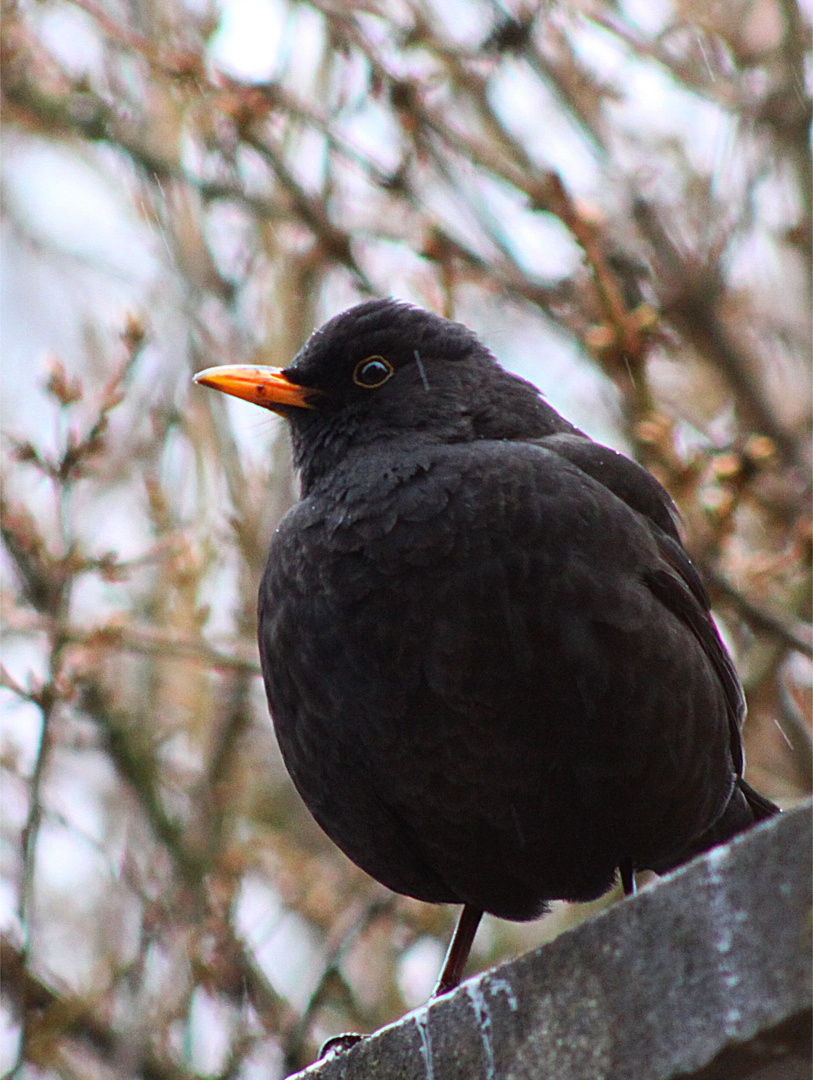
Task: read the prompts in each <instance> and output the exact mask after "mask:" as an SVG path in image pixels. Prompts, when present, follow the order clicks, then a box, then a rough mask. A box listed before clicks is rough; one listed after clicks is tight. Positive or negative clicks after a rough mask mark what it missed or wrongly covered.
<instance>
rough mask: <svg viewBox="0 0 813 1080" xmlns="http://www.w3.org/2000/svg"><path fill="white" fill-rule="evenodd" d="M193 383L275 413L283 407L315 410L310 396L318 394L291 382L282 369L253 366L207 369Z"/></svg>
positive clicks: (227, 365)
mask: <svg viewBox="0 0 813 1080" xmlns="http://www.w3.org/2000/svg"><path fill="white" fill-rule="evenodd" d="M193 381H194V382H196V383H198V384H199V385H200V386H211V387H212V389H213V390H222V392H223V393H224V394H231V395H232V396H233V397H239V398H242V399H243V400H244V401H253V402H254V404H255V405H262V406H263V408H266V409H271V410H272V411H273V412H282V411H283V408H281V407H286V406H291V405H294V406H296V407H298V408H301V409H312V408H313V406H312V405H311V404H310V402H309V401H308V397H310V396H312V395H313V394H314V393H317V391H314V390H312V389H311V388H310V387H306V386H297V384H296V383H293V382H291V380H290V379H289V378H288V377H287V375H285V374H284V373H283V371H282V369H281V368H271V367H253V366H252V365H251V364H225V365H224V366H223V367H210V368H206V370H205V371H199V372H198V373H197V375H195V377H194V380H193Z"/></svg>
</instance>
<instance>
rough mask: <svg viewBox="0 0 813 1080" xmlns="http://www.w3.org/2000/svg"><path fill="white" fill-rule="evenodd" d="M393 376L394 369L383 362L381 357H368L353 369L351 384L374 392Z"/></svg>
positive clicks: (387, 361) (389, 364)
mask: <svg viewBox="0 0 813 1080" xmlns="http://www.w3.org/2000/svg"><path fill="white" fill-rule="evenodd" d="M394 374H395V368H394V367H393V366H392V364H391V363H390V362H389V360H385V359H384V357H383V356H368V357H367V359H366V360H362V361H360V362H359V363H358V364H356V366H355V368H353V382H354V383H355V384H356V386H363V387H364V389H365V390H375V388H376V387H377V386H383V385H384V383H385V382H386V381H387V379H389V378H390V376H391V375H394Z"/></svg>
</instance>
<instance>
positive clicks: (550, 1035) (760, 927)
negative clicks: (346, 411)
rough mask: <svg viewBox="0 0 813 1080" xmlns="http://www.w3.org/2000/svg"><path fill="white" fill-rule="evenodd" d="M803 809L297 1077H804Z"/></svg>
mask: <svg viewBox="0 0 813 1080" xmlns="http://www.w3.org/2000/svg"><path fill="white" fill-rule="evenodd" d="M810 811H811V806H810V803H807V804H806V805H805V806H802V807H799V808H798V809H796V810H793V811H790V812H789V813H786V814H783V815H782V816H781V817H779V818H774V819H773V820H771V821H768V822H765V823H763V824H762V825H760V826H757V828H755V829H753V830H751V831H750V832H749V833H747V834H746V835H744V836H741V837H738V838H737V839H736V840H734V841H733V842H732V843H730V844H728V845H725V846H724V847H719V848H716V849H714V850H713V851H711V852H709V853H707V854H706V855H704V856H701V857H700V858H698V859H695V860H694V861H693V862H692V863H690V864H688V865H687V866H685V867H682V868H681V869H680V870H677V871H675V872H674V873H672V874H670V875H668V876H667V877H664V878H663V879H661V880H660V881H658V882H656V883H655V884H652V885H649V886H646V887H645V888H644V889H642V890H641V891H640V892H639V893H638V894H637V896H634V897H631V898H629V899H628V900H625V901H623V902H621V903H619V904H616V905H614V906H613V907H612V908H610V909H609V910H608V911H606V912H603V913H602V914H601V915H599V916H597V917H596V918H595V919H592V920H591V921H590V922H589V923H585V924H583V925H582V926H580V927H578V928H577V929H575V930H572V931H570V932H568V933H565V934H562V936H561V937H559V938H557V939H556V940H555V941H554V942H552V943H551V944H550V945H546V946H544V947H542V948H540V949H536V950H534V951H533V952H530V953H527V954H526V955H525V956H522V957H520V958H519V959H518V960H515V961H512V962H510V963H508V964H504V965H503V966H501V967H499V968H496V969H494V970H492V971H490V972H486V973H485V974H483V975H480V976H477V977H476V978H474V979H469V980H468V981H467V982H465V983H464V984H463V985H462V986H460V987H458V988H457V990H455V991H454V992H453V993H451V994H447V995H446V996H445V997H443V998H441V999H440V1000H439V1001H436V1002H435V1003H434V1004H433V1005H432V1006H431V1007H424V1008H423V1009H419V1010H417V1011H416V1012H414V1013H410V1014H409V1015H407V1016H406V1017H404V1018H403V1019H402V1020H400V1021H399V1022H398V1023H396V1024H393V1025H391V1026H390V1027H387V1028H384V1029H382V1031H380V1032H378V1033H377V1034H376V1035H374V1036H373V1037H372V1038H370V1039H368V1040H365V1041H364V1042H362V1043H360V1044H358V1045H357V1046H354V1047H353V1048H352V1049H350V1050H346V1051H344V1052H342V1053H340V1054H337V1055H336V1056H334V1057H332V1058H330V1059H328V1060H326V1061H323V1062H319V1063H317V1064H316V1065H313V1066H311V1067H310V1068H309V1069H306V1070H305V1071H304V1072H302V1073H299V1074H298V1076H300V1077H303V1078H304V1077H308V1080H373V1078H375V1080H540V1078H541V1077H545V1078H548V1077H550V1078H554V1077H555V1080H667V1078H670V1077H676V1076H690V1077H695V1078H696V1080H701V1078H702V1080H731V1078H734V1077H736V1078H737V1080H746V1078H747V1080H796V1078H797V1077H798V1080H808V1078H809V1077H810V1075H811V1068H810V1061H811V1021H810V1007H811V930H812V929H813V924H812V923H811V914H812V912H811V847H812V846H813V839H812V838H811V812H810Z"/></svg>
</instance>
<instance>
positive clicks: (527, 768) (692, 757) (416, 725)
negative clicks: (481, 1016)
mask: <svg viewBox="0 0 813 1080" xmlns="http://www.w3.org/2000/svg"><path fill="white" fill-rule="evenodd" d="M196 381H197V382H199V383H202V384H203V385H204V386H211V387H214V388H215V389H218V390H223V391H225V392H226V393H229V394H234V395H236V396H238V397H242V398H246V399H248V400H249V401H254V402H256V403H257V404H258V405H263V406H265V407H266V408H269V409H271V410H273V411H274V412H277V413H281V414H282V415H283V416H284V417H285V418H286V419H287V420H288V421H289V423H290V426H291V432H292V436H293V453H294V462H295V465H296V468H297V470H298V472H299V476H300V479H301V487H302V494H301V499H300V501H299V502H298V503H297V504H296V505H295V506H294V507H293V508H292V509H291V510H290V511H289V513H288V514H287V515H286V517H285V518H284V520H283V521H282V523H281V524H280V526H279V528H278V529H277V531H276V534H275V536H274V539H273V541H272V544H271V551H270V554H269V558H268V566H267V568H266V571H265V576H264V578H263V581H262V585H261V587H260V597H259V648H260V657H261V659H262V667H263V674H264V677H265V686H266V691H267V694H268V702H269V706H270V709H271V715H272V717H273V720H274V725H275V728H276V732H277V737H278V739H279V744H280V747H281V750H282V754H283V757H284V759H285V763H286V765H287V768H288V770H289V772H290V774H291V777H292V778H293V781H294V784H295V785H296V787H297V790H298V791H299V793H300V795H301V796H302V798H303V799H304V801H305V803H306V804H307V806H308V807H309V809H310V811H311V813H312V814H313V816H314V817H315V818H316V820H317V821H318V823H319V824H320V825H321V826H322V828H323V829H324V830H325V832H326V833H327V834H328V836H330V837H331V839H332V840H333V841H334V842H335V843H336V844H338V846H339V847H340V848H341V849H342V851H344V852H345V853H346V854H347V855H348V856H349V857H350V859H352V860H353V862H354V863H356V864H357V865H358V866H360V867H361V868H362V869H363V870H366V871H367V873H368V874H370V875H372V877H374V878H376V879H377V880H378V881H380V882H383V884H385V885H387V886H389V888H390V889H393V890H395V892H399V893H405V894H406V895H408V896H413V897H417V898H418V899H419V900H426V901H429V902H432V903H457V904H463V905H464V909H463V914H462V916H461V921H460V923H459V925H458V929H457V931H456V933H455V938H454V939H453V942H452V946H451V947H450V953H449V956H448V957H447V961H446V964H445V966H444V971H443V972H442V974H441V978H440V980H439V983H438V986H437V987H436V990H435V993H441V992H444V991H445V990H447V989H449V988H450V987H451V986H454V985H455V984H456V983H457V982H458V981H459V979H460V977H461V974H462V969H463V966H464V964H465V961H466V958H467V955H468V951H469V947H470V945H471V941H472V939H473V937H474V933H475V931H476V928H477V924H478V922H479V919H480V916H481V914H482V912H490V913H492V914H493V915H497V916H499V917H501V918H504V919H518V920H522V919H532V918H534V917H536V916H538V915H540V914H542V913H543V912H544V911H545V908H546V904H547V902H548V901H550V900H553V899H563V900H591V899H594V898H595V897H598V896H600V895H601V894H602V893H604V892H606V890H607V889H609V888H610V886H611V885H612V884H613V881H614V879H615V877H616V874H617V873H618V872H620V873H621V877H622V881H623V883H624V887H625V890H626V891H628V892H629V891H632V889H633V887H634V872H635V871H636V870H643V869H651V870H655V871H657V872H659V873H662V872H664V871H666V870H669V869H671V868H673V867H675V866H677V865H679V864H680V863H682V862H684V861H685V860H686V859H688V858H690V857H691V856H693V855H695V854H697V853H699V852H701V851H704V850H706V849H707V848H709V847H711V846H713V845H714V844H716V843H720V842H722V841H725V840H727V839H729V838H730V837H731V836H733V835H734V834H736V833H738V832H740V831H741V830H742V829H745V828H747V827H748V826H749V825H751V824H752V823H754V822H755V821H759V820H760V819H762V818H764V817H767V816H769V815H770V814H772V813H774V812H776V809H777V808H776V807H775V806H774V805H773V804H772V803H770V802H769V801H768V800H767V799H764V798H763V797H762V796H760V795H759V794H757V793H756V792H755V791H753V789H752V788H750V787H749V786H748V784H746V782H745V781H744V780H743V776H742V773H743V754H742V744H741V740H740V726H741V724H742V720H743V716H744V708H745V706H744V699H743V694H742V690H741V687H740V683H739V681H738V678H737V675H736V672H735V670H734V667H733V665H732V662H731V659H730V658H729V656H728V654H727V652H726V650H725V647H724V646H723V644H722V642H721V640H720V637H719V635H718V633H717V630H716V628H715V625H714V622H713V621H712V618H711V615H710V613H709V601H708V597H707V595H706V592H705V589H704V587H703V584H702V582H701V580H700V578H699V577H698V575H697V573H696V571H695V569H694V567H693V566H692V564H691V562H690V561H689V558H688V556H687V555H686V552H685V551H684V549H683V547H682V545H681V542H680V538H679V536H678V532H677V528H676V525H675V519H676V510H675V507H674V505H673V503H672V501H671V499H670V498H669V496H668V495H667V493H666V492H665V491H664V489H663V488H662V487H661V486H660V484H659V483H658V482H657V481H656V480H655V479H654V477H652V476H651V475H650V474H649V473H647V472H646V471H645V470H644V469H642V468H641V467H640V466H638V465H636V464H635V463H634V462H632V461H630V460H629V459H628V458H626V457H624V456H623V455H621V454H618V453H615V452H614V451H612V450H609V449H607V447H605V446H600V445H598V444H597V443H594V442H592V441H591V440H590V439H589V438H588V437H587V436H586V435H584V434H583V433H582V432H581V431H579V430H578V429H577V428H575V427H574V426H573V425H572V424H570V423H568V422H567V420H564V419H563V418H562V417H561V416H559V414H558V413H557V412H555V410H554V409H552V408H551V407H550V406H549V405H548V404H546V402H545V401H544V400H543V399H542V398H541V396H540V394H539V391H538V390H537V389H536V388H535V387H534V386H532V385H531V384H530V383H528V382H525V381H524V380H523V379H520V378H518V377H517V376H515V375H511V374H509V373H508V372H506V371H505V370H503V369H502V368H501V367H500V366H499V364H498V363H497V361H496V360H495V358H494V357H493V356H492V355H491V353H490V352H489V351H488V350H487V349H486V348H485V347H484V346H483V345H482V344H481V342H480V341H479V340H478V339H477V337H476V336H475V334H474V333H473V332H472V331H471V330H469V329H467V328H466V327H465V326H462V325H461V324H459V323H455V322H450V321H448V320H446V319H443V318H440V317H439V316H437V315H433V314H431V313H429V312H427V311H423V310H421V309H419V308H417V307H413V306H411V305H409V304H406V303H403V302H400V301H397V300H391V299H390V300H374V301H370V302H368V303H363V304H360V305H358V306H357V307H354V308H351V309H350V310H349V311H346V312H344V313H343V314H341V315H338V316H337V317H336V318H334V319H331V320H330V321H329V322H328V323H326V324H325V326H323V327H322V329H321V330H318V331H317V332H316V333H314V334H313V335H312V336H311V337H310V339H309V340H308V341H307V342H306V344H305V345H304V347H303V348H302V349H301V351H300V352H299V353H298V354H297V356H296V357H295V359H294V361H293V363H292V364H291V365H290V366H289V367H287V368H285V369H284V370H277V369H272V368H256V367H243V366H228V367H217V368H210V369H208V370H207V371H204V372H201V373H200V374H199V375H197V376H196Z"/></svg>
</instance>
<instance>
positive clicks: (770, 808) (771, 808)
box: [652, 777, 779, 874]
mask: <svg viewBox="0 0 813 1080" xmlns="http://www.w3.org/2000/svg"><path fill="white" fill-rule="evenodd" d="M778 813H779V807H778V806H777V805H776V804H775V803H772V802H771V800H770V799H766V798H765V796H764V795H760V794H759V792H758V791H754V789H753V788H752V787H751V785H750V784H748V783H746V782H745V780H743V779H742V777H738V779H737V782H736V784H735V786H734V790H733V791H732V792H731V798H730V799H729V800H728V805H727V806H726V808H725V810H724V811H723V812H722V814H721V815H720V817H718V818H717V820H716V821H715V822H714V824H713V825H712V826H711V828H709V829H707V830H706V831H705V832H704V833H701V834H700V836H697V837H695V839H694V840H692V842H691V843H690V844H688V845H687V846H686V847H685V848H684V849H683V850H682V851H681V852H680V853H679V854H678V855H677V856H675V857H671V858H669V859H668V860H666V861H665V862H664V863H662V864H661V865H659V866H653V867H652V869H653V870H654V871H655V872H656V873H658V874H665V873H666V872H667V871H668V870H674V869H675V867H677V866H681V865H682V864H683V863H685V862H688V861H689V859H693V858H694V857H695V855H701V854H702V853H703V852H704V851H708V850H709V849H710V848H713V847H716V846H717V844H725V843H726V842H727V841H728V840H731V839H732V838H733V837H735V836H737V834H738V833H741V832H744V831H745V830H746V829H749V828H750V827H751V826H752V825H756V823H757V822H758V821H765V819H766V818H769V817H773V816H774V814H778Z"/></svg>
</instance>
